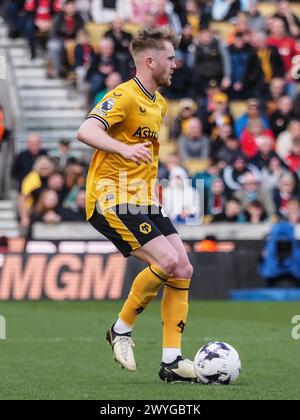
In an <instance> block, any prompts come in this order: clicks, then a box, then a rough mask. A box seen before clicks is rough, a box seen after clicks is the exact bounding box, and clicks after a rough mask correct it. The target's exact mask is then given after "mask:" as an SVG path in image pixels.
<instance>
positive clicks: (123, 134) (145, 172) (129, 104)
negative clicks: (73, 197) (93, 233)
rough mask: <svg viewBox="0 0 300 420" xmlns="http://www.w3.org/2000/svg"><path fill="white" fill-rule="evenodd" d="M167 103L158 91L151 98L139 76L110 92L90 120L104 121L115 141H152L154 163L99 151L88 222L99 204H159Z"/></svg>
mask: <svg viewBox="0 0 300 420" xmlns="http://www.w3.org/2000/svg"><path fill="white" fill-rule="evenodd" d="M165 113H166V101H165V100H164V98H163V97H162V96H161V94H160V93H159V92H158V91H157V92H156V93H155V95H154V96H153V95H151V94H150V93H149V92H148V91H147V90H146V89H145V87H144V86H143V85H142V83H141V82H140V81H139V79H137V78H136V77H135V78H134V79H131V80H129V81H128V82H126V83H122V84H121V85H119V86H118V87H117V88H116V89H114V90H113V91H111V92H108V93H107V94H106V95H105V97H104V98H103V99H102V100H101V101H100V102H99V104H97V106H96V107H95V108H94V109H93V110H92V111H91V113H90V114H89V116H88V118H96V119H98V120H99V121H101V122H102V123H103V124H104V126H105V128H106V131H107V132H108V134H109V135H110V136H111V137H112V138H114V139H115V140H118V141H121V142H123V143H126V144H127V145H132V146H133V145H135V144H138V143H145V142H151V143H152V144H151V146H150V150H151V154H152V159H153V161H152V162H148V163H145V162H141V164H140V165H138V164H136V163H135V162H133V161H131V160H128V159H124V158H123V157H122V156H121V155H119V154H115V153H108V152H104V151H102V150H97V151H96V152H95V153H94V155H93V157H92V160H91V163H90V168H89V172H88V177H87V185H86V189H87V199H86V200H87V202H86V213H87V219H89V218H90V217H92V215H93V213H94V209H95V204H96V202H98V204H99V206H100V208H101V209H102V210H105V209H108V208H110V207H113V206H115V205H117V204H124V203H132V204H137V205H150V204H155V200H154V191H153V188H154V185H155V180H156V178H157V170H158V153H159V142H158V139H159V132H160V128H161V125H162V122H163V119H164V116H165Z"/></svg>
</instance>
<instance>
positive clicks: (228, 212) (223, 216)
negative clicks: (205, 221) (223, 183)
mask: <svg viewBox="0 0 300 420" xmlns="http://www.w3.org/2000/svg"><path fill="white" fill-rule="evenodd" d="M244 221H245V217H244V214H243V212H242V206H241V203H240V201H239V200H238V199H237V198H234V197H232V198H230V200H228V201H227V203H226V204H225V209H224V211H223V212H222V213H220V214H216V215H215V216H214V217H213V218H212V220H211V222H213V223H217V222H219V223H220V222H221V223H243V222H244Z"/></svg>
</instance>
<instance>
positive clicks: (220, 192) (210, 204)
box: [205, 178, 227, 216]
mask: <svg viewBox="0 0 300 420" xmlns="http://www.w3.org/2000/svg"><path fill="white" fill-rule="evenodd" d="M226 201H227V194H226V190H225V185H224V182H223V180H222V179H221V178H215V179H214V180H213V181H212V183H211V187H210V190H209V192H208V200H207V209H206V211H205V214H209V215H211V216H216V215H218V214H222V213H224V211H225V205H226Z"/></svg>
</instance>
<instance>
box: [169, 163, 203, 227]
mask: <svg viewBox="0 0 300 420" xmlns="http://www.w3.org/2000/svg"><path fill="white" fill-rule="evenodd" d="M163 207H164V209H165V210H166V212H167V213H168V215H169V217H170V218H171V219H172V220H173V221H174V222H177V223H181V224H188V223H197V222H199V217H200V195H199V193H198V191H197V190H196V189H194V188H193V187H192V186H191V185H190V182H189V179H188V175H187V173H186V171H185V170H184V169H182V168H180V167H175V168H173V169H172V170H171V172H170V185H169V186H168V187H167V188H165V189H164V191H163Z"/></svg>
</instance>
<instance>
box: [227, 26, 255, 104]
mask: <svg viewBox="0 0 300 420" xmlns="http://www.w3.org/2000/svg"><path fill="white" fill-rule="evenodd" d="M228 51H229V55H230V62H231V75H230V78H231V84H232V85H231V91H230V92H231V93H230V97H231V99H245V98H246V97H248V96H249V92H248V94H247V92H245V91H244V89H243V81H244V76H245V73H246V70H247V63H248V61H249V57H250V54H251V47H250V45H249V44H248V43H247V42H246V40H245V37H244V34H243V33H242V32H237V33H236V34H235V39H234V42H233V44H232V45H230V47H229V49H228Z"/></svg>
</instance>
